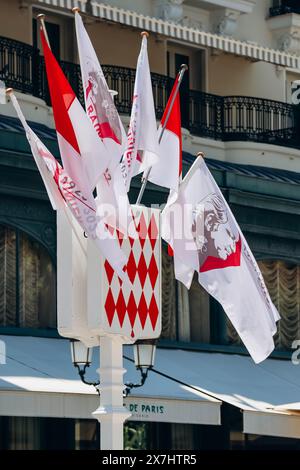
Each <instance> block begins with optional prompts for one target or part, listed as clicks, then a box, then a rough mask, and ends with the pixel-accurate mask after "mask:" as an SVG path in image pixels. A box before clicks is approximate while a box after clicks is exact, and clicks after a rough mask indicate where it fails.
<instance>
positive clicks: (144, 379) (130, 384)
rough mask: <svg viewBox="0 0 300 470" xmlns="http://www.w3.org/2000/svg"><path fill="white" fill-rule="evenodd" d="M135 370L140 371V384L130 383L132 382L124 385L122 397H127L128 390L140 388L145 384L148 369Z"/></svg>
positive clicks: (139, 368)
mask: <svg viewBox="0 0 300 470" xmlns="http://www.w3.org/2000/svg"><path fill="white" fill-rule="evenodd" d="M137 369H138V370H139V371H140V374H141V381H140V383H132V382H129V383H125V384H124V385H125V387H126V388H125V390H124V397H127V396H128V395H129V393H130V390H131V389H132V388H138V387H142V386H143V385H144V383H145V382H146V379H147V377H148V371H149V368H147V369H146V370H145V371H144V370H143V369H142V368H141V367H137Z"/></svg>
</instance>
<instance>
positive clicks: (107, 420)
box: [93, 336, 131, 450]
mask: <svg viewBox="0 0 300 470" xmlns="http://www.w3.org/2000/svg"><path fill="white" fill-rule="evenodd" d="M100 353H101V358H100V368H99V369H98V373H99V375H100V386H99V387H100V406H99V408H97V410H96V411H94V413H93V416H95V418H96V419H97V420H98V421H99V422H100V425H101V429H100V435H101V438H100V441H101V445H100V448H101V450H123V447H124V443H123V425H124V422H125V421H126V419H128V418H129V417H130V415H131V413H130V412H129V411H128V410H127V409H126V408H125V407H124V406H123V390H124V388H125V386H124V381H123V375H124V373H125V372H126V370H125V369H124V368H123V342H122V339H121V337H120V336H102V337H101V341H100Z"/></svg>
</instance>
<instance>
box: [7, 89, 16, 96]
mask: <svg viewBox="0 0 300 470" xmlns="http://www.w3.org/2000/svg"><path fill="white" fill-rule="evenodd" d="M13 92H14V89H13V88H6V90H5V93H6V94H7V95H11V94H12V93H13Z"/></svg>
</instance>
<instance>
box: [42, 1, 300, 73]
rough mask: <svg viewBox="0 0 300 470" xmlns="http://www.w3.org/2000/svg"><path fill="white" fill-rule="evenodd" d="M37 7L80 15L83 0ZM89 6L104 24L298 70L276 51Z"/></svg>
mask: <svg viewBox="0 0 300 470" xmlns="http://www.w3.org/2000/svg"><path fill="white" fill-rule="evenodd" d="M39 3H44V4H46V5H51V6H55V7H61V8H67V9H68V10H70V9H71V8H73V7H75V6H78V7H79V8H80V9H81V11H83V12H85V11H86V0H39ZM91 6H92V14H93V15H94V16H96V17H98V18H102V19H104V20H108V21H113V22H116V23H120V24H123V25H126V26H131V27H134V28H139V29H143V30H147V31H152V32H153V33H158V34H162V35H164V36H168V37H171V38H174V39H180V40H182V41H185V42H187V43H191V44H198V45H199V46H206V47H212V48H214V49H219V50H222V51H224V52H228V53H231V54H235V55H238V56H242V57H248V58H249V59H252V60H255V61H263V62H270V63H272V64H276V65H282V66H286V67H290V68H295V69H298V68H300V57H298V56H295V55H292V54H287V53H285V52H281V51H279V50H275V49H270V48H267V47H262V46H259V45H257V44H252V43H248V42H245V41H240V40H237V39H233V38H229V37H225V36H220V35H218V34H213V33H207V32H205V31H201V30H199V29H195V28H190V27H187V26H182V25H180V24H176V23H173V22H170V21H165V20H161V19H159V18H154V17H150V16H145V15H142V14H140V13H136V12H134V11H129V10H125V9H123V8H118V7H116V6H111V5H105V4H104V3H98V2H91Z"/></svg>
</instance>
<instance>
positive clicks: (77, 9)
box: [72, 7, 80, 13]
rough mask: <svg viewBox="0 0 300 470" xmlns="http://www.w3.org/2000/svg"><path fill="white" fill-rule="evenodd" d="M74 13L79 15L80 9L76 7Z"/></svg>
mask: <svg viewBox="0 0 300 470" xmlns="http://www.w3.org/2000/svg"><path fill="white" fill-rule="evenodd" d="M72 12H73V13H79V12H80V8H79V7H74V8H72Z"/></svg>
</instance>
